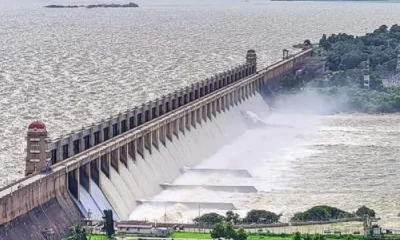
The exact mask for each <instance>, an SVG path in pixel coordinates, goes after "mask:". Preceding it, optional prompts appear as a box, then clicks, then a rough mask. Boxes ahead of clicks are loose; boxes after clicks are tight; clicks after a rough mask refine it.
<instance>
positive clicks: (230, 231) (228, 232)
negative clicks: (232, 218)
mask: <svg viewBox="0 0 400 240" xmlns="http://www.w3.org/2000/svg"><path fill="white" fill-rule="evenodd" d="M224 237H225V238H226V239H234V240H236V231H235V229H234V228H233V225H232V223H231V222H227V223H225V236H224Z"/></svg>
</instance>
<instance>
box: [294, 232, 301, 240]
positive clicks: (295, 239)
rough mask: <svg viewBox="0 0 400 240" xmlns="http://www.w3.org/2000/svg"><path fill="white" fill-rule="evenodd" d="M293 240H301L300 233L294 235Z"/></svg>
mask: <svg viewBox="0 0 400 240" xmlns="http://www.w3.org/2000/svg"><path fill="white" fill-rule="evenodd" d="M293 240H301V234H300V232H296V233H295V234H294V235H293Z"/></svg>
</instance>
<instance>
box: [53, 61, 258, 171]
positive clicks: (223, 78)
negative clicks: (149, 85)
mask: <svg viewBox="0 0 400 240" xmlns="http://www.w3.org/2000/svg"><path fill="white" fill-rule="evenodd" d="M255 71H256V61H255V59H254V60H251V59H247V62H246V63H245V64H242V65H239V66H237V67H234V68H232V69H230V70H228V71H225V72H223V73H220V74H216V75H215V76H213V77H211V78H208V79H206V80H204V81H200V82H198V83H195V84H191V85H190V86H187V87H184V88H181V89H180V90H176V91H174V92H173V93H170V94H167V95H164V96H162V97H161V98H157V99H155V100H153V101H149V102H147V103H144V104H142V105H141V106H138V107H134V108H133V109H129V110H127V111H125V112H124V113H119V114H118V115H117V116H111V117H110V118H108V119H106V120H102V121H101V122H99V123H93V124H92V125H91V126H88V127H84V128H82V130H80V131H77V132H72V133H71V134H69V135H67V136H61V137H59V138H58V139H55V140H54V141H52V142H51V143H49V145H48V149H49V151H50V153H51V154H50V156H51V161H52V164H55V163H58V162H60V161H63V160H65V159H68V158H70V157H72V156H74V155H76V154H78V153H80V152H82V151H84V150H87V149H90V148H92V147H94V146H96V145H99V144H101V143H103V142H106V141H107V140H109V139H112V138H114V137H117V136H119V135H120V134H122V133H124V132H127V131H130V130H132V129H137V128H138V127H139V126H141V125H142V124H144V123H146V122H149V121H150V120H152V119H154V118H157V117H159V116H162V115H164V114H166V113H169V112H170V111H173V110H175V109H177V108H179V107H182V106H185V105H186V104H188V103H190V102H193V101H195V100H197V99H199V98H201V97H203V96H206V95H209V94H211V93H213V92H215V91H216V90H218V89H221V88H223V87H225V86H228V85H230V84H233V83H234V82H237V81H238V80H240V79H243V78H245V77H248V76H250V75H251V74H254V73H255Z"/></svg>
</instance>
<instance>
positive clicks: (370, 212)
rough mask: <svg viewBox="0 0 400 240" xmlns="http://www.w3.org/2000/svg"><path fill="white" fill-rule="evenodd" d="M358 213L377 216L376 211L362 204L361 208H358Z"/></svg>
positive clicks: (360, 215) (359, 214) (362, 215)
mask: <svg viewBox="0 0 400 240" xmlns="http://www.w3.org/2000/svg"><path fill="white" fill-rule="evenodd" d="M356 215H357V216H359V217H364V215H368V216H370V217H375V211H374V210H372V209H370V208H368V207H366V206H362V207H360V208H359V209H357V211H356Z"/></svg>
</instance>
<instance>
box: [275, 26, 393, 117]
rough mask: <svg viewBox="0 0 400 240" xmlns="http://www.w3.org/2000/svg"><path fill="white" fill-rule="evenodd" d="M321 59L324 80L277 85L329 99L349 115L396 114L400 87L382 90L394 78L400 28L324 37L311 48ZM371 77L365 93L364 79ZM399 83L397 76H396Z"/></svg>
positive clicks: (289, 80)
mask: <svg viewBox="0 0 400 240" xmlns="http://www.w3.org/2000/svg"><path fill="white" fill-rule="evenodd" d="M314 54H315V55H319V56H324V57H325V58H326V65H327V67H328V71H327V72H326V73H325V74H324V75H323V76H318V77H314V76H307V75H297V76H294V75H289V76H285V77H284V78H283V79H282V80H281V82H280V89H281V91H284V92H291V93H293V92H299V91H302V90H304V89H306V90H307V91H308V92H314V93H318V94H320V95H321V96H327V97H330V100H331V101H333V103H334V105H335V107H336V110H338V111H346V112H347V111H350V112H354V111H357V112H367V113H377V112H389V113H391V112H399V111H400V86H391V87H388V86H384V84H383V80H382V79H390V78H392V77H394V76H395V71H396V65H397V54H400V26H398V25H397V24H396V25H393V26H391V27H390V28H389V27H387V26H386V25H382V26H380V27H379V28H378V29H376V30H374V31H373V32H372V33H367V34H365V35H364V36H353V35H348V34H346V33H339V34H332V35H331V36H326V35H325V34H324V35H323V36H322V38H321V39H320V41H319V46H318V47H315V48H314ZM365 74H369V75H370V84H369V89H368V90H367V89H364V75H365ZM397 77H398V78H399V79H400V74H397Z"/></svg>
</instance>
